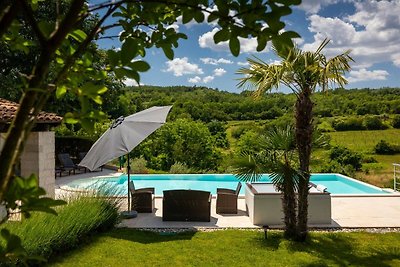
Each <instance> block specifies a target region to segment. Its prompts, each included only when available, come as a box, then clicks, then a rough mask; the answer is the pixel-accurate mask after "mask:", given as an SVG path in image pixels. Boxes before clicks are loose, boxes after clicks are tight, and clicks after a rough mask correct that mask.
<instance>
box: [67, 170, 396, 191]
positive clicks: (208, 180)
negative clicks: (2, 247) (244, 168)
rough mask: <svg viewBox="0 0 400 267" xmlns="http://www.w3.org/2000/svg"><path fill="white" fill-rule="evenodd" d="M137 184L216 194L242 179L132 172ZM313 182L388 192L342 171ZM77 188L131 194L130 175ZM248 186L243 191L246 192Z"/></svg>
mask: <svg viewBox="0 0 400 267" xmlns="http://www.w3.org/2000/svg"><path fill="white" fill-rule="evenodd" d="M131 180H132V181H134V183H135V187H136V188H143V187H155V194H156V195H158V196H161V195H162V194H163V193H162V192H163V190H171V189H192V190H204V191H209V192H211V194H213V195H215V194H216V189H217V188H230V189H235V188H236V186H237V183H238V180H237V179H236V177H235V175H233V174H150V175H149V174H147V175H140V174H139V175H137V174H132V175H131ZM259 182H270V179H269V176H268V174H264V175H263V176H262V178H261V180H260V181H259ZM311 182H313V183H314V184H321V185H323V186H325V187H327V191H328V192H330V193H331V194H333V195H371V194H374V195H385V194H386V195H387V194H390V193H388V192H386V191H383V190H382V189H380V188H379V187H376V186H373V185H370V184H367V183H364V182H360V181H358V180H355V179H352V178H349V177H347V176H344V175H341V174H333V173H323V174H312V175H311ZM68 186H70V187H73V188H82V189H93V188H99V187H102V186H104V187H107V188H113V189H114V190H113V192H114V194H118V195H126V194H127V175H121V176H119V177H105V178H87V179H80V180H75V181H73V182H71V183H69V184H68ZM244 191H245V189H244V186H243V187H242V189H241V191H240V194H241V195H244Z"/></svg>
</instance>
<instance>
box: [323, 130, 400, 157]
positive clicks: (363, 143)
mask: <svg viewBox="0 0 400 267" xmlns="http://www.w3.org/2000/svg"><path fill="white" fill-rule="evenodd" d="M329 134H330V136H331V137H332V141H331V144H332V145H342V146H346V147H347V148H349V149H351V150H354V151H357V152H363V153H369V154H371V153H373V150H374V147H375V145H376V144H377V143H378V142H379V141H380V140H385V141H387V142H389V143H390V144H395V145H400V129H388V130H374V131H345V132H332V133H329Z"/></svg>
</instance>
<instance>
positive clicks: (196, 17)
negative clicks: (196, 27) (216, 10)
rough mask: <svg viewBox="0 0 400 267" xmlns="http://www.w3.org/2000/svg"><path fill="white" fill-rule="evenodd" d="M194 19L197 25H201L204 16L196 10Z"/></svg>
mask: <svg viewBox="0 0 400 267" xmlns="http://www.w3.org/2000/svg"><path fill="white" fill-rule="evenodd" d="M194 19H195V21H196V22H197V23H201V22H203V21H204V14H203V12H202V11H201V10H197V11H196V13H195V14H194Z"/></svg>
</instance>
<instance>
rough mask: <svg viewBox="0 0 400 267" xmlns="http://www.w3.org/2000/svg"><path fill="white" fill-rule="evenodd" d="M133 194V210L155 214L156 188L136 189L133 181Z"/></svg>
mask: <svg viewBox="0 0 400 267" xmlns="http://www.w3.org/2000/svg"><path fill="white" fill-rule="evenodd" d="M129 192H130V194H131V210H136V211H137V212H148V213H151V212H153V209H154V199H155V197H154V187H148V188H140V189H135V185H134V184H133V182H132V181H130V182H129Z"/></svg>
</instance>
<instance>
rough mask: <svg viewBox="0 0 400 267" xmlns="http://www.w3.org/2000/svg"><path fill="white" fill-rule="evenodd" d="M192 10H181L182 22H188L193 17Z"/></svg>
mask: <svg viewBox="0 0 400 267" xmlns="http://www.w3.org/2000/svg"><path fill="white" fill-rule="evenodd" d="M193 15H194V14H193V11H192V10H190V9H187V10H185V11H184V12H183V14H182V23H183V24H186V23H188V22H190V21H191V20H192V19H193Z"/></svg>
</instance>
